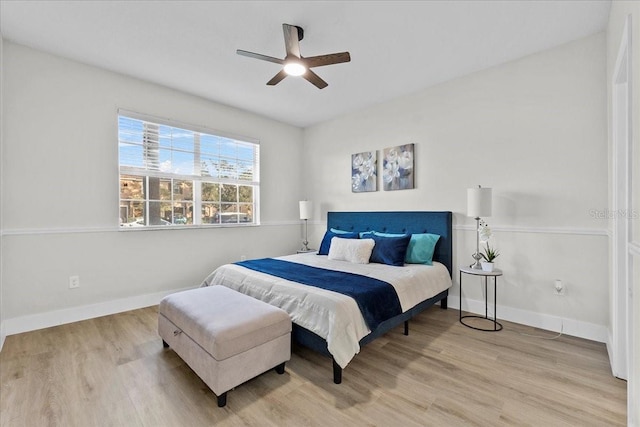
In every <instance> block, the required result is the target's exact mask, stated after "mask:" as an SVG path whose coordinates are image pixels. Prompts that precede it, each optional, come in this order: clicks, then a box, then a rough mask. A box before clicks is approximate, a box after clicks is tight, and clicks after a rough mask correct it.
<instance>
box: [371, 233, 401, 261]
mask: <svg viewBox="0 0 640 427" xmlns="http://www.w3.org/2000/svg"><path fill="white" fill-rule="evenodd" d="M371 238H372V239H373V240H374V241H375V242H376V245H375V246H374V247H373V252H372V253H371V260H370V261H371V262H377V263H379V264H387V265H395V266H398V267H401V266H403V265H404V258H405V256H406V255H407V247H408V246H409V241H410V240H411V235H409V234H407V235H405V236H402V237H383V236H378V235H376V234H373V235H372V236H371Z"/></svg>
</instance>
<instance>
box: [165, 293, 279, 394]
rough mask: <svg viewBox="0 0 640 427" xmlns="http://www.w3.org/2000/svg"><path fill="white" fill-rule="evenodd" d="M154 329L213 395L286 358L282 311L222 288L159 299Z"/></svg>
mask: <svg viewBox="0 0 640 427" xmlns="http://www.w3.org/2000/svg"><path fill="white" fill-rule="evenodd" d="M158 333H159V334H160V337H162V340H163V341H162V343H163V345H164V346H165V347H169V346H171V348H172V349H173V350H174V351H175V352H176V353H177V354H178V355H179V356H180V357H181V358H182V360H184V361H185V362H186V363H187V365H189V367H190V368H191V369H193V371H194V372H195V373H196V374H197V375H198V376H199V377H200V378H201V379H202V380H203V381H204V382H205V384H207V386H209V388H210V389H211V390H212V391H213V392H214V393H215V394H216V396H217V397H218V406H220V407H222V406H224V405H225V404H226V402H227V391H229V390H231V389H232V388H234V387H236V386H238V385H240V384H242V383H244V382H245V381H248V380H250V379H251V378H254V377H256V376H258V375H259V374H262V373H263V372H266V371H268V370H269V369H272V368H275V369H276V371H277V372H278V373H279V374H283V373H284V364H285V362H286V361H287V360H289V359H290V358H291V319H290V317H289V315H288V314H287V313H286V312H285V311H284V310H281V309H279V308H277V307H274V306H272V305H269V304H267V303H264V302H262V301H259V300H257V299H255V298H252V297H250V296H247V295H244V294H241V293H239V292H236V291H234V290H232V289H229V288H226V287H224V286H210V287H205V288H199V289H193V290H189V291H184V292H178V293H175V294H172V295H169V296H167V297H165V298H164V299H163V300H162V301H161V302H160V310H159V315H158Z"/></svg>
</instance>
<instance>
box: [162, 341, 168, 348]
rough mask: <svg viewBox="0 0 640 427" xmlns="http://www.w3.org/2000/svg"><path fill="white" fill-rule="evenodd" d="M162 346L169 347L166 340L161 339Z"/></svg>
mask: <svg viewBox="0 0 640 427" xmlns="http://www.w3.org/2000/svg"><path fill="white" fill-rule="evenodd" d="M162 346H163V347H164V348H169V344H167V342H166V341H165V340H162Z"/></svg>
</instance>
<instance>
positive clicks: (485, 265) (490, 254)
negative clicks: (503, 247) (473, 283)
mask: <svg viewBox="0 0 640 427" xmlns="http://www.w3.org/2000/svg"><path fill="white" fill-rule="evenodd" d="M480 255H481V256H482V259H484V261H482V263H481V264H482V270H483V271H493V260H494V259H496V258H498V256H499V255H500V252H498V250H497V249H495V248H492V247H491V246H489V243H487V245H486V246H485V248H484V252H481V253H480Z"/></svg>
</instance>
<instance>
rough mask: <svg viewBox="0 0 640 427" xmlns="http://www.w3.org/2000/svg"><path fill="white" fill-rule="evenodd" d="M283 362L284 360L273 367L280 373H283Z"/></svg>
mask: <svg viewBox="0 0 640 427" xmlns="http://www.w3.org/2000/svg"><path fill="white" fill-rule="evenodd" d="M284 364H285V362H282V363H281V364H279V365H278V366H276V367H275V370H276V372H277V373H278V374H280V375H282V374H284Z"/></svg>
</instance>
